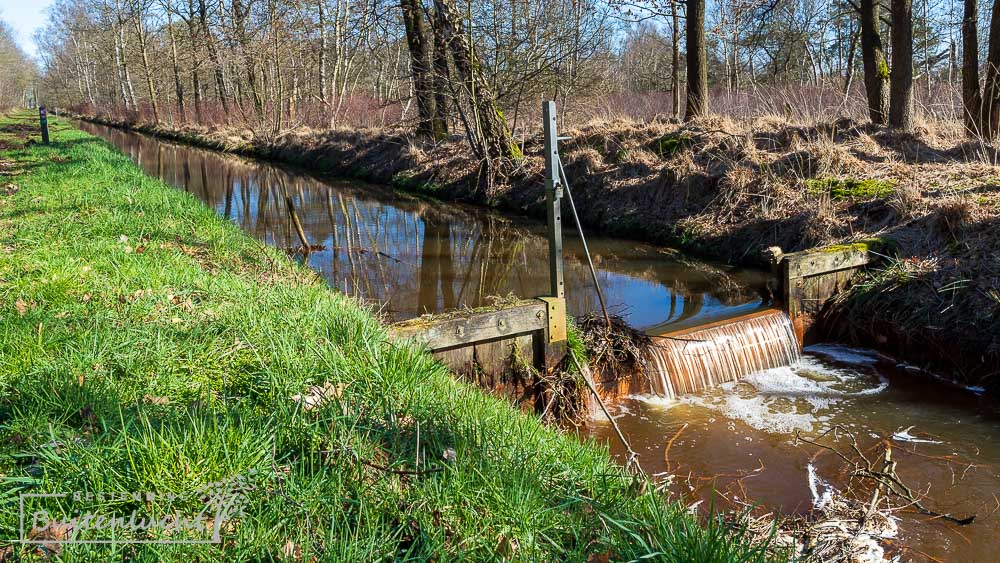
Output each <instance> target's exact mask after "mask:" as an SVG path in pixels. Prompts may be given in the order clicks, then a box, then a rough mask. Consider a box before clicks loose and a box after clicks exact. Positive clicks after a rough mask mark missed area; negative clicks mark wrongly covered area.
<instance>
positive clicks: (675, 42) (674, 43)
mask: <svg viewBox="0 0 1000 563" xmlns="http://www.w3.org/2000/svg"><path fill="white" fill-rule="evenodd" d="M670 19H671V24H672V25H671V30H670V65H671V69H670V94H671V97H672V98H673V100H672V101H673V103H674V119H680V117H681V30H680V16H679V15H678V14H677V0H670Z"/></svg>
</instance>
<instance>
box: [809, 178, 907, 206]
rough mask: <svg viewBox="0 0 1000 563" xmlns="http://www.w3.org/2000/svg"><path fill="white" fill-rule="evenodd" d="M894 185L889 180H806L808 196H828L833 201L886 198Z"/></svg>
mask: <svg viewBox="0 0 1000 563" xmlns="http://www.w3.org/2000/svg"><path fill="white" fill-rule="evenodd" d="M895 185H896V183H895V182H892V181H890V180H876V179H874V178H866V179H863V180H858V179H856V178H813V179H809V180H806V189H807V190H809V193H810V194H813V195H820V194H829V195H830V197H831V198H833V199H834V200H835V201H842V200H852V199H857V200H864V199H874V198H879V197H886V196H888V195H890V194H891V193H892V192H893V189H894V188H895Z"/></svg>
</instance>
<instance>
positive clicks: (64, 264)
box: [0, 114, 765, 561]
mask: <svg viewBox="0 0 1000 563" xmlns="http://www.w3.org/2000/svg"><path fill="white" fill-rule="evenodd" d="M29 117H30V114H19V115H15V116H13V117H6V118H0V127H3V126H9V125H11V124H14V123H19V122H24V123H29V121H28V119H29ZM52 125H53V131H52V137H53V143H52V144H51V145H50V146H40V145H31V146H25V147H14V148H13V149H11V150H6V151H0V160H4V161H7V163H8V164H9V165H10V166H8V167H7V168H4V167H2V166H0V171H3V170H6V171H7V172H8V173H11V174H14V175H12V176H9V177H6V176H5V177H0V289H2V291H0V482H2V483H3V485H2V486H0V504H2V508H0V559H2V558H3V556H4V552H5V551H7V552H9V551H10V550H14V551H16V552H18V553H21V554H22V555H29V556H30V555H31V554H38V553H40V552H39V551H38V550H37V548H34V547H22V546H19V545H12V544H10V543H9V542H5V541H4V540H9V539H11V538H15V537H17V533H18V532H17V530H18V516H17V512H18V511H17V503H18V497H19V495H20V494H21V493H63V492H72V491H90V492H106V493H107V492H127V493H131V492H140V491H153V492H158V493H161V494H165V493H173V494H176V495H178V496H179V497H180V499H181V500H179V501H176V502H178V503H180V504H179V505H178V506H180V508H181V509H182V510H190V511H195V510H197V509H198V508H200V506H201V505H200V504H199V503H198V502H197V501H196V500H192V499H195V498H196V493H197V492H198V491H199V490H200V489H199V488H200V487H203V486H205V485H207V484H209V483H212V482H216V481H220V480H225V479H232V478H235V477H242V478H243V479H245V480H246V482H247V485H246V486H247V487H249V490H250V493H249V495H248V497H247V499H248V502H247V505H246V506H245V510H244V512H243V514H242V515H241V516H234V517H231V518H229V519H227V522H226V524H225V526H224V529H223V532H222V534H221V535H222V543H221V544H218V545H161V544H136V543H130V540H135V539H141V538H156V537H160V536H156V535H155V534H152V535H148V536H144V535H142V534H143V533H142V532H129V533H126V534H124V535H121V536H120V537H121V539H122V540H123V543H118V544H114V545H80V544H74V545H66V546H64V548H63V549H62V550H61V558H62V559H64V560H68V561H90V560H101V559H109V558H112V557H113V558H129V559H141V560H184V561H188V560H202V561H204V560H247V559H255V560H260V559H271V558H280V557H281V556H282V554H283V552H284V551H287V552H288V553H291V554H293V555H299V553H300V552H301V558H302V559H303V560H310V559H317V560H351V561H360V560H395V559H428V558H435V559H445V560H450V559H474V560H494V559H496V558H498V557H507V558H513V559H519V560H577V561H583V560H586V559H587V558H588V556H591V555H593V554H605V555H608V556H610V557H611V558H612V559H625V560H634V559H639V558H645V557H651V558H656V559H661V560H668V561H731V560H742V561H753V560H762V559H764V558H765V556H764V554H763V553H762V552H761V551H760V550H759V549H758V550H753V549H750V548H748V547H746V539H745V538H744V537H743V536H742V535H741V533H740V532H739V531H733V530H732V529H731V528H730V527H727V526H724V525H722V524H721V523H720V522H719V521H717V520H715V519H713V520H712V521H711V522H709V523H708V524H707V525H706V524H704V523H698V522H697V521H696V520H694V519H693V518H692V517H690V516H688V515H687V514H686V513H685V512H684V511H683V510H682V509H681V508H680V507H679V506H677V505H675V504H673V503H671V502H669V501H668V500H667V499H665V498H664V496H663V495H662V494H659V493H655V492H651V489H652V487H649V488H647V491H648V492H640V489H641V487H639V486H638V485H637V483H636V482H635V481H633V480H632V479H631V478H630V477H629V476H628V475H626V474H625V473H624V472H623V470H622V469H621V468H620V467H619V466H617V465H615V464H614V463H613V462H612V461H611V459H610V457H609V455H608V453H607V451H606V449H605V448H603V447H600V446H598V445H596V444H593V443H583V442H581V441H579V440H578V439H576V438H575V437H573V436H571V435H565V434H562V433H560V432H557V431H555V430H553V429H551V428H548V427H545V426H543V425H542V424H541V423H539V422H538V421H537V420H535V419H534V418H532V417H530V416H528V415H525V414H522V413H519V412H517V411H516V410H515V409H512V408H511V407H510V406H509V405H508V404H506V403H504V402H502V401H500V400H498V399H495V398H492V397H490V396H488V395H486V394H485V393H483V392H481V391H479V390H477V389H475V388H472V387H470V386H468V385H465V384H463V383H460V382H457V381H455V380H454V379H452V378H451V377H449V375H448V374H447V372H446V370H445V369H444V368H443V367H442V366H441V365H439V364H438V363H436V362H434V361H433V360H432V359H431V358H430V357H429V356H427V355H425V354H422V353H420V352H419V351H416V350H414V349H411V348H409V347H406V346H400V345H397V344H394V343H392V342H390V341H387V339H386V333H385V330H384V327H382V326H381V325H380V324H379V323H378V321H377V320H376V319H375V318H374V317H373V316H372V314H370V312H369V311H367V310H365V309H363V308H362V307H360V306H359V305H358V304H357V303H356V302H354V301H352V300H350V299H348V298H346V297H344V296H341V295H338V294H335V293H334V292H332V291H331V290H330V289H328V288H327V287H326V286H325V285H324V283H322V282H321V281H320V280H319V279H318V278H317V277H316V276H315V275H313V274H312V273H311V272H310V271H308V270H306V269H305V268H304V267H301V266H299V265H297V264H295V263H293V262H292V261H290V260H288V259H287V258H286V257H285V256H284V255H282V254H281V253H280V252H278V251H275V250H272V249H268V248H264V247H262V246H261V245H259V244H258V243H257V242H256V241H254V240H253V239H251V238H249V237H248V236H246V235H244V234H243V233H242V232H241V231H239V229H238V228H237V227H236V226H234V225H232V224H230V223H228V222H227V221H225V220H224V219H221V218H219V217H217V216H216V215H215V214H214V213H213V212H212V211H211V210H210V209H208V208H207V207H205V206H203V205H202V204H201V203H199V202H198V201H196V200H195V199H194V198H193V197H192V196H190V195H188V194H185V193H183V192H181V191H177V190H173V189H170V188H169V187H167V186H165V185H164V184H162V183H161V182H159V181H158V180H154V179H152V178H149V177H147V176H145V175H143V174H142V172H141V171H140V170H139V169H138V168H137V167H135V166H133V164H132V163H131V161H130V160H129V159H128V158H127V157H125V156H123V155H121V154H119V153H117V152H116V151H114V150H113V149H112V148H111V147H110V146H109V145H108V144H106V143H104V142H103V141H100V140H98V139H96V138H94V137H91V136H89V135H87V134H84V133H82V132H80V131H77V130H75V129H71V128H69V127H68V126H67V124H66V123H65V122H64V121H61V120H59V119H53V120H52ZM0 141H6V142H8V143H10V142H14V143H17V141H18V140H17V138H16V136H12V135H8V134H4V133H0ZM7 183H12V184H16V186H17V187H18V188H19V189H18V190H17V191H16V193H13V194H12V195H5V193H6V192H5V191H4V190H3V189H2V188H3V187H4V185H6V184H7ZM326 382H329V383H330V384H331V386H335V389H336V392H335V393H331V395H332V397H331V400H329V401H328V402H327V403H326V404H324V405H322V406H320V407H319V408H315V409H311V410H307V409H305V408H303V406H302V404H300V403H299V402H296V401H294V400H292V398H291V397H292V396H293V395H296V394H301V393H305V392H306V389H307V387H308V386H310V385H321V384H324V383H326ZM331 388H333V387H331ZM446 453H447V455H446ZM446 457H447V458H448V459H446ZM384 468H390V469H392V470H396V471H409V472H417V473H416V474H400V473H398V472H393V471H386V470H385V469H384ZM185 499H187V500H185ZM39 502H41V501H39ZM52 502H55V501H52ZM46 506H51V505H46ZM157 506H158V505H156V504H155V503H154V504H151V505H150V504H147V503H146V502H144V501H142V500H139V501H136V500H129V499H106V500H105V501H103V502H95V503H91V504H88V505H87V508H88V509H94V508H100V509H101V510H105V511H112V512H114V513H116V514H128V513H129V512H130V511H131V510H133V509H138V510H140V511H143V510H149V509H155V508H157ZM170 537H171V538H173V539H177V538H181V537H189V536H187V535H185V534H184V533H174V534H173V535H171V536H170ZM191 537H193V536H191Z"/></svg>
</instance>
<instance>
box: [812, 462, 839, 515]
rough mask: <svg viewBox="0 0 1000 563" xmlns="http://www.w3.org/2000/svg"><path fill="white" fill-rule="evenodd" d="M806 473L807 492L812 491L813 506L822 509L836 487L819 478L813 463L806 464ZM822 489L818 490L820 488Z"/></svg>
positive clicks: (828, 501)
mask: <svg viewBox="0 0 1000 563" xmlns="http://www.w3.org/2000/svg"><path fill="white" fill-rule="evenodd" d="M806 475H807V476H808V478H809V492H810V493H812V499H813V508H815V509H816V510H823V508H824V507H825V506H826V505H827V504H830V501H831V500H833V495H834V494H836V492H837V489H835V488H834V486H833V485H831V484H829V483H827V482H826V481H824V480H822V479H820V478H819V476H818V475H816V467H815V466H813V464H811V463H810V464H808V465H807V466H806ZM821 488H822V489H823V491H822V492H820V489H821Z"/></svg>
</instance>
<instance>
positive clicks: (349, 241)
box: [78, 122, 764, 328]
mask: <svg viewBox="0 0 1000 563" xmlns="http://www.w3.org/2000/svg"><path fill="white" fill-rule="evenodd" d="M78 125H79V127H80V128H82V129H83V130H84V131H87V132H89V133H92V134H95V135H98V136H100V137H103V138H104V139H106V140H108V141H110V142H111V143H112V144H114V145H115V146H116V147H118V148H119V149H120V150H121V151H122V152H124V153H125V154H128V155H129V156H130V157H131V158H132V160H133V161H135V162H136V163H138V164H139V166H141V167H142V168H143V170H145V171H146V173H148V174H149V175H151V176H155V177H158V178H161V179H163V180H164V181H166V182H167V183H168V184H170V185H172V186H175V187H177V188H179V189H182V190H185V191H188V192H190V193H192V194H193V195H195V196H196V197H198V198H199V199H201V200H202V201H204V202H205V203H206V204H208V205H209V206H211V207H212V208H213V209H215V210H216V211H217V212H218V213H219V214H221V215H223V216H225V217H226V218H228V219H229V220H231V221H233V222H234V223H236V224H238V225H240V227H242V228H243V229H244V230H245V231H247V232H248V233H250V234H252V235H253V236H255V237H257V238H258V239H259V240H261V241H264V242H266V243H267V244H270V245H273V246H277V247H279V248H291V247H298V246H299V245H300V242H299V238H298V235H297V234H296V233H295V231H294V230H293V227H292V223H291V221H290V220H289V215H288V212H287V207H286V204H285V197H286V196H287V197H290V198H291V199H292V201H293V203H294V206H295V208H296V211H297V214H298V215H299V217H300V219H301V222H302V226H303V230H304V231H305V233H306V238H307V239H308V240H309V242H310V244H312V245H323V247H324V249H323V250H319V251H316V252H312V253H311V254H310V255H309V257H308V264H309V266H310V267H312V268H313V269H315V270H316V271H317V272H319V273H320V274H322V275H323V277H324V278H325V279H326V280H327V281H328V282H329V283H330V285H332V286H333V287H335V288H336V289H338V290H340V291H343V292H345V293H350V294H352V295H357V296H358V297H360V298H362V299H365V300H367V301H369V302H372V303H375V304H377V305H378V306H379V307H380V308H381V309H382V310H383V311H385V312H386V313H387V314H388V315H389V316H390V317H391V318H393V319H395V320H401V319H405V318H410V317H414V316H418V315H420V314H423V313H434V312H440V311H445V310H451V309H455V308H459V307H477V306H480V305H484V304H487V303H488V302H489V299H490V298H491V297H493V296H498V295H501V296H505V295H508V294H511V293H513V294H514V295H516V296H518V297H524V298H531V297H536V296H540V295H546V294H548V292H549V291H548V289H549V278H548V275H549V274H548V242H547V238H546V236H545V225H544V223H540V222H537V221H531V220H527V219H521V218H511V217H508V216H504V215H500V214H497V213H491V212H487V211H483V210H481V209H478V208H474V207H471V206H460V205H453V204H444V203H441V202H437V201H432V200H428V199H425V198H418V197H412V196H408V195H404V194H401V193H398V192H393V191H391V190H388V189H385V188H382V187H379V186H374V185H370V184H364V183H359V182H353V181H351V182H348V181H338V180H330V179H321V178H317V177H316V176H313V175H310V174H308V173H305V172H302V171H299V170H296V169H294V168H291V167H287V166H278V165H273V164H269V163H264V162H260V161H254V160H248V159H243V158H239V157H235V156H232V155H226V154H222V153H218V152H215V151H207V150H201V149H197V148H193V147H190V146H186V145H179V144H174V143H168V142H164V141H161V140H159V139H156V138H154V137H150V136H146V135H141V134H137V133H133V132H127V131H123V130H120V129H114V128H110V127H105V126H102V125H95V124H91V123H83V122H81V123H79V124H78ZM565 237H566V239H565V256H566V264H565V278H566V288H567V289H566V298H567V307H568V309H569V312H570V313H571V314H575V315H580V314H583V313H586V312H589V311H593V310H596V309H597V308H598V307H599V304H598V300H597V294H596V292H595V291H594V289H593V286H592V282H591V281H590V273H589V271H588V269H587V267H586V262H585V261H584V256H583V249H582V246H581V244H580V242H579V239H577V238H575V237H573V235H572V233H570V232H568V231H567V232H566V234H565ZM587 242H588V244H589V246H590V250H591V253H592V254H593V257H594V262H595V265H596V267H597V269H598V278H599V280H600V283H601V287H602V288H603V289H604V292H605V296H606V298H607V302H608V306H609V308H610V309H611V310H612V312H613V313H616V314H619V315H622V316H623V317H625V318H626V320H627V321H628V322H629V323H630V324H631V325H633V326H636V327H639V328H646V327H652V326H656V325H660V324H670V323H673V322H676V321H684V320H691V319H710V318H713V317H718V316H723V315H728V314H733V313H739V312H746V311H751V310H754V309H757V308H759V307H760V306H761V305H763V304H764V301H763V298H762V297H761V291H760V289H761V288H762V287H763V285H764V278H763V276H762V274H761V273H759V272H754V271H733V270H732V269H731V268H727V267H722V266H718V265H713V264H708V263H705V262H697V261H692V260H690V259H687V258H685V257H684V256H681V255H679V254H677V253H675V252H673V251H670V250H668V249H663V248H658V247H654V246H650V245H646V244H641V243H636V242H632V241H627V240H621V239H610V238H602V237H596V236H595V237H588V240H587Z"/></svg>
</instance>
